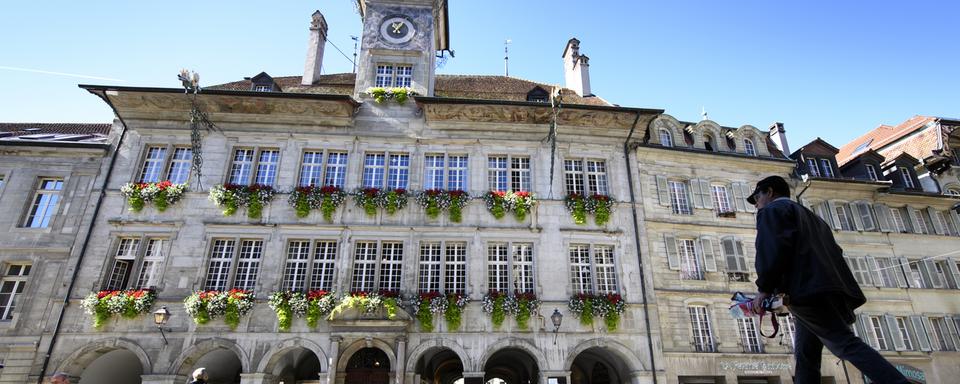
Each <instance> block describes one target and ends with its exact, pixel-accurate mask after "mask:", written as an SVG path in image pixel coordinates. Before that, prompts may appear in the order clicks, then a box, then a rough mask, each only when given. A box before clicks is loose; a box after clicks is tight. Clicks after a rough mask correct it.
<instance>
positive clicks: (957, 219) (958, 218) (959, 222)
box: [950, 209, 960, 231]
mask: <svg viewBox="0 0 960 384" xmlns="http://www.w3.org/2000/svg"><path fill="white" fill-rule="evenodd" d="M950 217H951V218H952V219H953V225H954V226H956V227H957V231H960V213H957V211H954V210H952V209H951V210H950Z"/></svg>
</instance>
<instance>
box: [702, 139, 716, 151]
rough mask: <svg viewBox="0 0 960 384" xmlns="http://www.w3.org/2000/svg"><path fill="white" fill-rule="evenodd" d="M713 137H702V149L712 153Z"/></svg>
mask: <svg viewBox="0 0 960 384" xmlns="http://www.w3.org/2000/svg"><path fill="white" fill-rule="evenodd" d="M713 144H714V143H713V136H710V135H703V148H704V149H706V150H708V151H711V152H712V151H713Z"/></svg>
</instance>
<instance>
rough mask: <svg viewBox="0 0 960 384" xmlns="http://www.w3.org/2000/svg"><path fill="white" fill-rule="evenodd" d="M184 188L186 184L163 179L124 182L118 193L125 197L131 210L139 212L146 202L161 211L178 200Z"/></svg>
mask: <svg viewBox="0 0 960 384" xmlns="http://www.w3.org/2000/svg"><path fill="white" fill-rule="evenodd" d="M186 189H187V185H186V184H173V183H171V182H170V181H169V180H164V181H159V182H156V183H126V184H124V185H123V186H121V187H120V194H121V195H123V197H125V198H127V204H129V205H130V210H131V211H133V212H140V211H141V210H143V207H144V206H145V205H146V204H147V203H151V204H153V206H154V207H156V208H157V210H158V211H160V212H163V211H165V210H167V207H169V206H170V205H173V204H175V203H176V202H178V201H180V199H181V198H182V197H183V192H184V191H185V190H186Z"/></svg>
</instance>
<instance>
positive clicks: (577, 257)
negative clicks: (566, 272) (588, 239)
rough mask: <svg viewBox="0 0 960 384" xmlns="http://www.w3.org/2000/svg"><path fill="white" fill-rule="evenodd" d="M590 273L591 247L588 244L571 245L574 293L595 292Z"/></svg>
mask: <svg viewBox="0 0 960 384" xmlns="http://www.w3.org/2000/svg"><path fill="white" fill-rule="evenodd" d="M590 272H591V271H590V247H589V246H588V245H586V244H573V245H570V284H571V285H572V286H573V292H574V293H592V292H593V284H592V282H593V278H592V276H591V273H590Z"/></svg>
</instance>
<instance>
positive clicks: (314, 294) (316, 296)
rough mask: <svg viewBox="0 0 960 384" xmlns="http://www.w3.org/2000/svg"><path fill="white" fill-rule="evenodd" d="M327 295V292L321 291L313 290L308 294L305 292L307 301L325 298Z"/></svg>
mask: <svg viewBox="0 0 960 384" xmlns="http://www.w3.org/2000/svg"><path fill="white" fill-rule="evenodd" d="M327 294H329V292H327V291H324V290H322V289H315V290H312V291H310V292H307V299H309V300H314V299H320V298H323V297H324V296H326V295H327Z"/></svg>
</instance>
